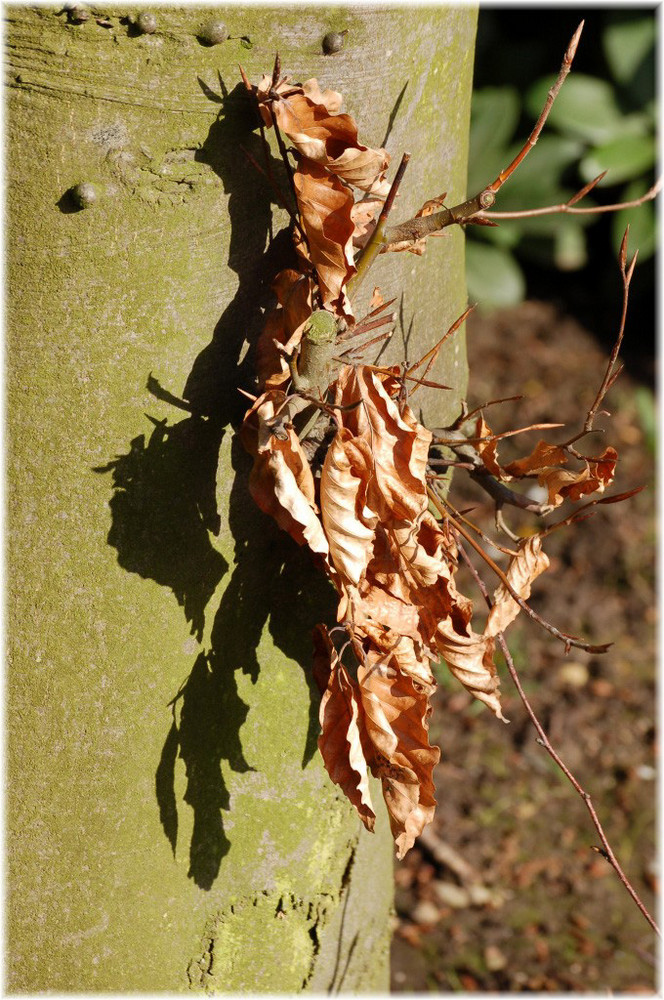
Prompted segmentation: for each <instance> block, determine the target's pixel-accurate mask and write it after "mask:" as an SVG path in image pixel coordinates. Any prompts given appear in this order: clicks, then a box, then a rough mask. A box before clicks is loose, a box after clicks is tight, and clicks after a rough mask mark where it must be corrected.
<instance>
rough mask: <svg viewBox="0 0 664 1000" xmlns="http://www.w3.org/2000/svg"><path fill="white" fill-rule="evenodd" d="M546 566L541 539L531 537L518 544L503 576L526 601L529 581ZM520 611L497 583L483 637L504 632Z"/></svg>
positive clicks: (506, 591)
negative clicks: (516, 550) (515, 552)
mask: <svg viewBox="0 0 664 1000" xmlns="http://www.w3.org/2000/svg"><path fill="white" fill-rule="evenodd" d="M548 566H549V557H548V556H547V554H546V552H544V551H543V550H542V539H541V537H540V536H539V535H532V536H531V537H530V538H526V539H524V540H523V541H521V542H519V549H518V552H517V554H516V555H515V556H512V558H511V559H510V563H509V566H508V567H507V572H506V573H505V576H506V577H507V579H508V581H509V583H510V584H511V586H512V589H513V590H515V591H516V593H517V594H518V595H519V597H522V598H523V599H524V601H526V600H527V599H528V598H529V597H530V588H531V585H532V583H533V580H535V579H537V577H538V576H539V575H540V573H543V572H544V570H545V569H547V568H548ZM519 611H520V608H519V605H518V604H517V602H516V601H515V600H514V598H513V597H512V596H511V594H510V592H509V591H508V590H507V588H506V587H505V584H504V583H501V584H500V586H498V587H497V588H496V590H495V592H494V595H493V607H492V608H491V611H490V612H489V617H488V619H487V623H486V626H485V629H484V634H485V635H491V636H495V635H497V634H498V633H499V632H504V631H505V629H506V628H507V626H508V625H509V624H510V622H513V621H514V619H515V618H516V616H517V615H518V613H519Z"/></svg>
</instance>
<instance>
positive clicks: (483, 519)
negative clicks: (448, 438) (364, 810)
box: [392, 270, 657, 993]
mask: <svg viewBox="0 0 664 1000" xmlns="http://www.w3.org/2000/svg"><path fill="white" fill-rule="evenodd" d="M637 278H638V270H637V275H636V278H635V281H636V280H637ZM616 329H617V324H616ZM626 336H627V337H633V338H637V340H638V336H639V334H638V330H635V329H634V328H632V329H631V330H630V324H629V319H628V325H627V334H626ZM633 351H634V348H633V347H632V353H633ZM468 352H469V360H470V370H471V381H470V389H469V400H468V402H469V405H470V406H471V407H474V406H476V405H478V404H480V403H482V402H485V401H487V400H490V399H495V398H498V397H505V396H512V395H515V394H517V393H522V394H524V397H525V398H523V399H522V400H521V401H519V402H514V403H505V404H501V405H498V406H492V407H490V408H489V409H488V411H487V412H486V414H485V415H486V419H487V421H488V423H489V425H490V427H491V429H492V430H493V431H495V432H500V431H503V430H508V429H511V428H513V427H518V426H524V425H527V424H530V423H534V422H541V421H551V422H554V421H555V422H564V423H565V424H566V429H567V427H568V428H569V432H568V434H567V436H570V435H571V432H572V431H576V430H578V429H580V427H581V425H582V423H583V419H584V417H585V414H586V411H587V409H588V407H589V406H590V404H591V403H592V401H593V398H594V396H595V393H596V391H597V388H598V387H599V385H600V382H601V379H602V376H603V373H604V369H605V366H606V361H607V356H608V355H607V351H606V350H605V349H603V348H602V347H600V346H598V343H597V341H596V340H595V339H594V337H593V336H592V335H591V334H590V333H589V332H588V331H586V330H584V329H583V328H582V327H581V326H580V325H579V323H578V322H577V321H576V320H575V319H574V318H572V317H570V316H568V315H565V314H564V313H562V312H560V311H559V310H558V309H557V308H556V307H555V306H554V305H551V304H548V303H543V302H536V301H528V302H525V303H524V304H523V305H521V306H519V307H517V308H514V309H509V310H504V311H500V312H497V313H494V314H492V315H489V316H481V315H474V316H472V317H471V319H470V320H469V322H468ZM644 405H645V410H644ZM605 406H606V408H607V409H609V410H610V411H611V417H610V418H609V417H602V418H600V419H599V420H598V421H597V422H596V427H603V428H604V429H605V432H604V434H603V435H601V437H600V436H599V435H593V436H592V437H591V438H589V439H586V440H588V441H590V442H591V443H592V444H594V448H591V447H590V445H588V449H587V450H588V452H589V453H590V454H593V453H599V451H600V450H603V448H604V447H605V446H606V445H607V444H612V445H614V446H615V447H616V448H617V450H618V453H619V456H620V458H619V462H618V467H617V474H616V480H615V483H614V485H613V487H612V488H611V490H610V491H609V492H614V493H616V492H622V491H624V490H628V489H631V488H632V487H634V486H640V485H645V486H646V489H645V490H643V491H642V492H641V493H640V494H638V495H637V496H635V497H633V498H631V499H630V500H628V501H626V502H625V503H621V504H616V505H610V506H602V507H599V508H596V509H597V511H598V512H597V513H596V514H595V515H594V516H593V517H591V518H590V519H588V520H586V521H584V522H582V523H580V524H576V525H574V526H572V527H570V528H567V529H566V530H565V531H560V532H557V533H555V534H554V535H553V536H552V537H551V538H549V539H548V540H547V543H546V545H545V548H546V551H547V553H548V554H549V556H550V558H551V568H550V569H549V570H548V572H547V573H545V574H544V575H543V576H542V577H540V578H539V580H538V581H537V582H536V584H535V585H534V587H533V595H532V600H531V603H532V604H533V607H535V608H536V610H537V611H538V612H539V613H540V614H542V615H543V616H544V617H545V618H546V619H547V620H549V621H551V622H553V623H554V624H556V625H557V626H558V627H559V628H561V629H562V630H564V631H566V632H570V633H572V634H575V635H582V636H584V637H585V638H586V639H587V640H589V641H591V642H594V643H599V642H608V641H611V642H613V646H612V647H611V649H610V650H609V651H608V653H606V654H604V655H602V656H592V655H589V654H587V653H584V652H582V651H580V650H576V649H572V650H571V652H570V653H569V654H567V655H565V651H564V647H563V646H562V644H561V643H559V642H557V641H556V640H555V639H554V638H553V637H552V636H550V635H548V634H547V633H545V632H544V631H543V630H541V629H539V628H538V627H537V626H536V625H534V623H532V622H531V621H529V620H527V619H525V617H524V615H523V614H522V615H520V616H519V618H518V619H517V621H516V622H515V623H514V624H513V625H512V626H511V628H510V630H509V631H508V633H507V640H508V644H509V646H510V649H511V652H512V655H513V657H514V660H515V664H516V667H517V670H518V671H519V673H520V676H521V680H522V683H523V685H524V687H525V690H526V693H527V695H528V697H529V698H530V700H531V703H532V705H533V707H534V709H535V711H536V712H537V714H538V716H539V718H540V721H541V722H542V723H543V725H544V727H545V729H546V731H547V732H548V735H549V738H550V739H551V741H552V743H553V744H554V746H555V748H556V749H557V751H558V752H559V754H560V755H561V757H562V758H563V760H564V761H565V762H566V763H567V765H568V766H569V767H570V769H571V770H572V771H573V773H574V774H575V775H576V777H577V779H578V780H579V781H580V783H581V784H582V785H583V787H584V788H585V789H586V791H588V792H589V793H590V795H591V796H592V799H593V803H594V805H595V808H596V809H597V812H598V815H599V817H600V820H601V822H602V824H603V826H604V829H605V832H606V834H607V836H608V839H609V841H610V843H611V845H612V847H613V850H614V851H615V853H616V855H617V856H618V859H619V861H620V862H621V864H622V866H623V868H624V869H625V871H626V873H627V874H628V877H629V878H630V879H631V880H632V882H633V884H634V886H635V888H636V890H637V892H638V893H639V894H640V895H641V897H642V899H643V900H644V902H645V904H646V905H647V906H648V908H649V909H650V911H651V912H653V909H654V907H656V905H657V904H656V897H655V893H656V891H657V885H656V872H655V846H654V842H655V821H656V817H655V807H656V782H655V780H654V779H655V771H654V755H655V751H656V745H655V714H656V705H655V623H656V600H655V591H654V578H655V565H654V564H655V559H654V551H655V515H654V455H653V452H654V441H653V438H654V429H653V428H649V426H648V419H649V418H648V412H649V411H648V408H649V407H650V414H651V416H653V415H654V410H653V409H652V406H653V403H652V393H651V391H650V390H649V389H648V388H647V387H644V386H643V385H641V384H640V383H639V382H637V381H635V380H633V379H632V378H630V376H629V374H628V373H624V374H623V375H622V376H621V378H620V379H619V381H618V383H617V384H616V386H615V387H614V388H613V389H612V390H611V392H610V393H609V396H608V397H607V399H606V401H605ZM644 412H645V416H644ZM653 419H654V416H653ZM653 427H654V425H653ZM563 433H564V432H563V431H560V432H556V431H548V432H542V433H538V432H534V433H532V434H529V435H526V436H524V437H520V438H517V439H515V440H514V441H513V440H508V441H505V442H503V443H502V444H501V447H500V455H501V458H503V459H504V460H508V459H510V458H514V457H518V456H521V455H525V454H527V453H528V451H529V450H530V449H531V448H532V446H534V444H535V442H536V441H537V439H538V438H539V437H545V438H546V440H549V441H552V442H555V441H556V440H564V437H562V434H563ZM450 497H451V499H452V500H453V502H454V503H455V504H456V506H457V508H462V509H464V508H468V507H471V506H472V507H473V508H474V509H473V512H472V514H470V515H469V516H470V517H471V519H473V520H474V521H476V522H477V523H480V524H481V525H482V526H483V527H484V528H485V529H486V530H488V531H489V532H490V533H493V528H492V520H493V513H492V507H491V504H490V502H488V498H487V497H486V495H485V494H483V493H482V491H481V490H480V489H479V487H477V486H475V485H474V484H473V483H470V482H469V481H468V480H467V478H466V477H465V476H464V474H463V473H457V474H456V475H455V480H454V483H453V487H452V492H451V494H450ZM562 511H563V512H566V511H567V505H565V507H563V508H562ZM557 519H558V518H556V520H557ZM506 520H507V521H508V523H509V524H510V526H511V527H512V529H513V530H520V529H521V528H523V527H526V526H527V525H528V524H529V523H530V524H532V523H533V522H532V520H530V521H529V515H522V514H521V513H520V512H517V511H515V510H512V509H507V510H506ZM503 541H507V540H506V539H503ZM507 543H508V544H509V542H507ZM494 554H495V553H494ZM466 572H467V571H466ZM482 576H483V578H484V579H485V582H486V583H487V585H488V586H489V590H490V592H493V589H494V586H495V585H496V582H495V581H494V580H493V579H491V575H490V572H488V571H487V570H486V568H484V570H483V571H482ZM473 588H474V585H473V583H472V581H471V579H470V577H469V576H466V577H463V578H462V580H461V587H460V589H462V590H463V591H464V592H465V593H468V594H470V595H471V596H473V598H475V599H476V601H477V605H476V606H477V608H478V609H479V608H480V607H481V603H482V602H481V598H479V595H478V594H477V592H476V590H474V589H473ZM498 662H499V669H500V674H501V686H502V698H503V711H504V713H505V715H506V716H507V718H509V719H510V725H504V724H502V723H501V722H499V721H497V720H496V719H494V718H493V716H492V715H491V714H490V713H489V712H488V711H487V710H486V709H485V708H484V707H483V706H482V705H480V704H479V703H478V702H475V701H473V700H472V699H471V697H470V696H469V695H468V694H467V693H466V692H465V690H464V689H463V688H461V687H460V686H459V685H458V683H457V682H456V681H455V680H454V679H453V678H452V677H450V676H449V675H447V672H446V671H445V668H444V667H443V668H442V670H440V672H439V678H438V679H439V688H438V691H437V692H436V695H435V698H434V711H433V715H432V719H431V740H432V742H434V743H437V744H438V745H439V746H440V747H441V749H442V757H441V762H440V764H439V766H438V768H437V770H436V775H435V778H436V789H437V792H436V798H437V801H438V808H437V813H436V818H435V820H434V823H433V824H432V825H431V827H430V828H428V829H429V836H428V837H427V838H423V841H424V840H425V841H426V842H423V841H420V842H418V843H417V844H416V845H415V847H414V848H413V850H411V851H410V853H409V854H408V855H407V857H406V858H405V859H404V861H403V862H401V863H400V864H399V865H398V866H397V871H396V881H397V890H396V909H397V915H396V917H395V934H394V943H393V949H392V989H393V991H395V992H408V993H413V992H420V991H425V992H426V991H432V992H474V991H482V992H486V991H505V992H524V991H525V992H568V991H571V992H579V993H583V992H590V993H603V992H606V991H611V992H630V993H652V992H653V991H654V990H655V980H656V968H655V955H656V943H655V939H654V935H653V933H652V932H651V930H650V928H649V926H648V924H647V923H646V921H645V920H644V918H643V917H642V915H641V914H640V913H639V911H638V910H637V908H636V907H635V905H634V903H633V902H632V900H631V899H630V897H629V896H628V894H627V892H626V891H625V889H624V888H623V886H622V885H621V884H620V882H619V881H618V878H617V876H616V875H615V873H614V871H613V869H612V868H611V867H610V866H609V864H608V863H607V862H606V861H605V860H604V859H603V858H602V857H601V856H600V855H599V854H597V853H595V852H594V851H593V850H592V845H596V844H598V843H599V839H598V836H597V833H596V831H595V829H594V827H593V826H592V823H591V820H590V817H589V815H588V813H587V811H586V808H585V806H584V804H583V803H582V801H581V800H580V798H579V797H578V795H577V794H576V793H575V792H574V790H573V789H572V787H571V786H570V785H569V784H568V782H567V781H566V779H565V778H564V777H563V776H562V774H561V773H560V771H559V770H558V769H557V768H556V766H555V765H554V764H553V762H552V761H551V760H550V758H549V757H548V755H547V754H546V752H545V751H544V750H543V749H542V748H541V747H540V746H539V745H538V744H537V743H536V733H535V731H534V729H533V727H532V725H531V723H530V722H529V720H528V718H527V716H526V713H525V710H524V708H523V705H522V703H521V701H520V700H519V697H518V695H517V693H516V691H515V689H514V687H513V685H512V682H511V680H510V678H509V675H508V674H507V671H506V669H505V667H504V665H503V664H502V663H501V662H500V660H499V661H498ZM441 842H442V845H443V848H444V849H446V850H447V853H448V855H449V858H448V860H447V861H440V860H438V861H437V860H436V857H435V853H436V845H437V844H440V843H441ZM450 849H451V851H450ZM464 864H465V865H466V866H468V867H467V868H464Z"/></svg>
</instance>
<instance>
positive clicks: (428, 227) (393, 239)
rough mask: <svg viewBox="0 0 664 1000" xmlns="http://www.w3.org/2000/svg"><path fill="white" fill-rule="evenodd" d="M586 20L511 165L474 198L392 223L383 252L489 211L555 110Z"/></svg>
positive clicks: (570, 46) (571, 44)
mask: <svg viewBox="0 0 664 1000" xmlns="http://www.w3.org/2000/svg"><path fill="white" fill-rule="evenodd" d="M583 24H584V22H583V21H581V23H580V25H579V26H578V28H577V29H576V31H575V32H574V35H573V36H572V40H571V41H570V43H569V45H568V47H567V51H566V52H565V56H564V58H563V62H562V66H561V67H560V72H559V73H558V77H557V79H556V82H555V83H554V85H553V86H552V88H551V90H550V91H549V93H548V95H547V99H546V102H545V104H544V107H543V108H542V111H541V114H540V116H539V118H538V119H537V122H536V123H535V127H534V129H533V130H532V132H531V133H530V135H529V136H528V139H527V140H526V142H525V143H524V145H523V146H522V148H521V149H520V150H519V152H518V153H517V155H516V156H515V157H514V159H513V160H512V162H511V163H510V164H509V166H507V167H505V169H504V170H501V172H500V173H499V174H498V176H497V177H496V179H495V180H494V181H492V182H491V184H489V185H487V187H485V188H484V189H483V190H482V191H480V193H479V194H477V195H475V197H474V198H470V199H469V200H468V201H464V202H462V203H461V204H460V205H455V206H454V208H445V209H443V210H442V211H441V212H434V213H433V215H427V216H424V217H419V218H414V219H409V220H408V222H403V223H401V225H398V226H392V227H391V228H390V229H388V230H387V232H386V233H385V240H384V243H383V246H382V247H381V248H380V250H381V253H384V252H386V251H387V250H389V249H390V247H391V246H393V245H396V244H399V243H409V242H412V243H414V242H415V241H416V240H419V239H422V238H424V237H427V236H431V235H432V233H436V232H439V231H440V230H441V229H445V228H446V227H447V226H452V225H454V224H455V223H457V224H459V225H463V224H464V223H466V222H468V221H469V220H470V219H472V217H473V216H476V215H478V214H479V213H480V212H485V211H486V210H487V209H490V208H491V207H492V206H493V204H494V202H495V200H496V194H497V192H498V191H499V190H500V188H501V187H502V186H503V184H504V183H505V181H506V180H507V179H508V177H510V176H511V175H512V174H513V173H514V171H515V170H516V168H517V167H518V166H519V164H520V163H522V162H523V160H525V158H526V156H527V155H528V153H529V152H530V150H531V149H532V148H533V146H534V145H535V143H536V142H537V140H538V139H539V136H540V133H541V131H542V129H543V128H544V124H545V122H546V120H547V118H548V117H549V112H550V111H551V108H552V106H553V102H554V101H555V99H556V97H557V96H558V93H559V91H560V88H561V87H562V85H563V83H564V82H565V78H566V77H567V74H568V73H569V71H570V69H571V68H572V61H573V59H574V55H575V53H576V49H577V46H578V44H579V38H580V37H581V32H582V30H583Z"/></svg>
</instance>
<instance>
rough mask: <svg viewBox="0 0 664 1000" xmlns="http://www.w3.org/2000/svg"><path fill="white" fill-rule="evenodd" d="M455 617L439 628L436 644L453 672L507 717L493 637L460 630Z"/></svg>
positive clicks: (493, 709)
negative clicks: (501, 701)
mask: <svg viewBox="0 0 664 1000" xmlns="http://www.w3.org/2000/svg"><path fill="white" fill-rule="evenodd" d="M456 624H458V623H455V622H454V620H453V619H452V618H448V619H446V620H445V621H443V622H441V623H440V624H439V625H438V628H437V629H436V636H435V638H436V646H437V647H438V650H439V652H440V655H441V656H442V658H443V659H444V660H445V663H446V664H447V666H448V667H449V670H450V673H451V674H453V675H454V677H456V679H457V680H458V681H461V683H462V684H463V686H464V687H465V688H466V689H467V690H468V691H469V692H470V693H471V694H472V695H473V696H474V697H475V698H477V699H478V700H479V701H481V702H483V703H484V704H485V705H486V706H487V707H488V708H490V709H491V711H492V712H493V713H494V714H495V715H496V716H497V717H498V718H499V719H504V718H505V717H504V715H503V713H502V710H501V707H500V698H499V695H498V691H499V688H500V679H499V677H498V671H497V670H496V665H495V663H494V662H493V654H494V640H493V637H492V636H488V635H479V634H477V633H476V632H473V631H472V630H470V629H467V630H464V631H459V630H457V628H456V627H455V625H456Z"/></svg>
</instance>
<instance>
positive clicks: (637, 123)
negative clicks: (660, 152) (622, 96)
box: [525, 73, 647, 144]
mask: <svg viewBox="0 0 664 1000" xmlns="http://www.w3.org/2000/svg"><path fill="white" fill-rule="evenodd" d="M554 79H555V78H554V77H545V78H544V79H542V80H538V81H537V83H536V84H534V85H533V86H532V87H531V88H530V89H529V90H528V92H527V93H526V101H525V104H526V108H527V110H528V112H529V113H530V114H531V115H533V117H535V118H536V117H537V115H539V113H540V111H541V110H542V108H543V106H544V102H545V100H546V96H547V93H548V91H549V89H550V87H551V86H552V84H553V82H554ZM548 124H549V125H553V126H554V127H555V128H557V129H559V130H560V131H562V132H566V133H569V134H570V135H571V136H574V137H576V138H579V139H583V140H585V141H586V142H589V143H593V144H601V143H605V142H609V141H610V140H611V139H614V138H617V137H618V136H620V135H624V134H625V132H626V131H627V132H629V133H630V134H639V133H643V132H644V131H646V129H647V119H646V117H645V116H644V115H629V116H625V115H624V114H623V113H622V111H621V110H620V108H619V106H618V103H617V101H616V96H615V91H614V88H613V87H612V86H611V84H610V83H607V81H606V80H600V79H598V78H597V77H594V76H584V75H583V74H582V73H577V74H576V75H575V76H574V75H573V76H570V77H568V79H567V80H566V81H565V85H564V87H563V88H562V90H561V91H560V93H559V94H558V97H557V98H556V101H555V103H554V105H553V107H552V108H551V112H550V114H549V118H548Z"/></svg>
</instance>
